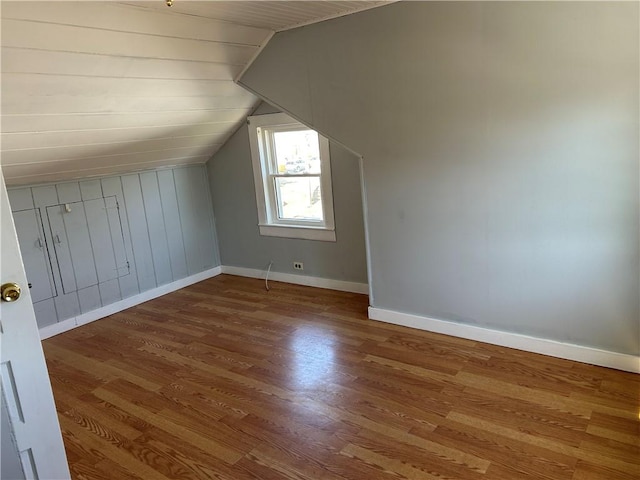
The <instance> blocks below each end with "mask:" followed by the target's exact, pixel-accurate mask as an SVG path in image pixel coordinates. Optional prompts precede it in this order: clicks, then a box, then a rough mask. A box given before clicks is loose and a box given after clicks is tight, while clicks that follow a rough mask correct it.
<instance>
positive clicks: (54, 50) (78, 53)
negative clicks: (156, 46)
mask: <svg viewBox="0 0 640 480" xmlns="http://www.w3.org/2000/svg"><path fill="white" fill-rule="evenodd" d="M2 48H3V49H4V48H13V49H18V50H33V51H36V52H59V53H70V54H74V55H96V56H99V57H114V58H131V59H134V60H159V61H163V62H192V63H207V64H211V65H229V66H232V67H242V66H244V65H245V64H244V62H243V63H229V62H213V61H209V60H195V59H191V58H167V57H147V56H140V55H125V54H119V53H99V52H80V51H75V50H58V49H52V48H36V47H16V46H8V45H7V46H5V45H3V46H2ZM254 48H257V46H256V47H254Z"/></svg>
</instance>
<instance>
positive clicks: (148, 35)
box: [4, 17, 258, 48]
mask: <svg viewBox="0 0 640 480" xmlns="http://www.w3.org/2000/svg"><path fill="white" fill-rule="evenodd" d="M4 18H5V19H6V20H14V21H18V22H29V23H39V24H43V25H59V26H61V27H73V28H82V29H84V30H97V31H101V32H113V33H125V34H128V35H144V36H146V37H156V38H171V39H174V40H189V41H192V42H205V43H215V44H220V45H229V46H232V47H250V48H255V47H257V46H258V44H253V43H241V42H224V41H220V40H207V39H203V38H193V37H180V36H177V35H161V34H158V33H145V32H133V31H129V30H117V29H114V28H104V27H88V26H86V25H76V24H73V23H60V22H45V21H43V20H31V19H26V18H10V17H9V18H7V17H4Z"/></svg>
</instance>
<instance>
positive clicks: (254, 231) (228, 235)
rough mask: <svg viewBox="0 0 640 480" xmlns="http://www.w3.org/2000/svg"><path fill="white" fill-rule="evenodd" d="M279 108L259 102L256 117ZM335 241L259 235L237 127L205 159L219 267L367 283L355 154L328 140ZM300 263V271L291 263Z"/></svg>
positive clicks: (245, 142) (245, 141) (244, 140)
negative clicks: (213, 214)
mask: <svg viewBox="0 0 640 480" xmlns="http://www.w3.org/2000/svg"><path fill="white" fill-rule="evenodd" d="M278 111H279V110H275V109H273V107H271V106H269V105H266V104H262V105H261V106H260V107H259V108H258V110H256V113H255V114H256V115H259V114H264V113H275V112H278ZM330 151H331V152H330V153H331V176H332V187H333V197H334V198H333V203H334V213H335V222H336V238H337V241H336V242H322V241H312V240H297V239H289V238H276V237H263V236H261V235H260V233H259V231H258V210H257V206H256V194H255V187H254V180H253V169H252V163H251V151H250V146H249V134H248V131H247V127H246V126H242V127H240V129H239V130H238V131H237V132H236V133H235V134H234V135H233V136H232V137H231V138H230V139H229V141H227V143H226V144H225V145H224V146H223V147H222V148H221V149H220V150H219V151H218V152H217V153H216V154H215V155H214V156H213V158H211V160H209V162H208V164H207V168H208V170H209V181H210V184H211V192H212V198H213V207H214V211H215V217H216V226H217V229H218V238H219V242H220V256H221V259H222V264H223V265H228V266H236V267H245V268H254V269H260V270H263V269H266V268H267V266H268V265H269V262H270V261H273V262H274V263H273V266H272V271H276V272H284V273H298V274H302V275H309V276H314V277H322V278H330V279H334V280H345V281H351V282H359V283H367V267H366V250H365V243H364V222H363V218H362V197H361V193H362V192H361V187H360V167H359V158H358V157H357V156H355V155H353V154H352V153H350V152H349V151H347V150H345V149H344V148H342V147H340V146H339V145H337V144H335V143H333V142H332V143H331V144H330ZM294 261H301V262H303V263H304V271H302V272H300V271H299V270H294V269H293V262H294Z"/></svg>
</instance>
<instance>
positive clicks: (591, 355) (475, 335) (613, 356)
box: [369, 307, 640, 373]
mask: <svg viewBox="0 0 640 480" xmlns="http://www.w3.org/2000/svg"><path fill="white" fill-rule="evenodd" d="M369 318H370V319H371V320H378V321H382V322H387V323H393V324H395V325H402V326H405V327H411V328H417V329H419V330H427V331H429V332H434V333H442V334H444V335H451V336H453V337H461V338H466V339H469V340H476V341H479V342H485V343H491V344H493V345H500V346H502V347H509V348H515V349H517V350H524V351H527V352H533V353H540V354H542V355H549V356H551V357H558V358H564V359H567V360H574V361H576V362H582V363H589V364H591V365H598V366H601V367H608V368H615V369H617V370H624V371H626V372H633V373H640V357H637V356H635V355H627V354H623V353H617V352H609V351H607V350H600V349H597V348H592V347H585V346H582V345H574V344H571V343H562V342H557V341H555V340H547V339H545V338H538V337H530V336H527V335H521V334H518V333H510V332H502V331H500V330H492V329H489V328H482V327H476V326H473V325H464V324H461V323H455V322H447V321H444V320H436V319H434V318H429V317H421V316H418V315H411V314H408V313H400V312H394V311H392V310H384V309H381V308H375V307H369Z"/></svg>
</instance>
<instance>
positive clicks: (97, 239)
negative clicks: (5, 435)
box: [10, 166, 217, 328]
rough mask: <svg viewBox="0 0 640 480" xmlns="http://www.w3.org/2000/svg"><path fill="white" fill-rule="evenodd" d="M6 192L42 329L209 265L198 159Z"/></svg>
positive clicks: (211, 241)
mask: <svg viewBox="0 0 640 480" xmlns="http://www.w3.org/2000/svg"><path fill="white" fill-rule="evenodd" d="M174 172H175V175H174ZM176 183H177V185H176ZM10 195H11V199H12V201H13V205H14V206H13V212H14V218H15V219H16V224H17V225H18V229H19V230H20V231H21V232H22V234H21V235H20V236H21V241H22V238H28V240H26V242H27V244H28V245H25V246H24V247H23V250H24V256H25V264H26V265H27V269H28V270H29V271H30V272H32V275H35V276H36V277H38V278H37V279H35V278H34V279H33V281H32V283H33V284H34V290H32V294H33V297H34V299H35V300H36V302H35V303H34V308H35V309H36V315H37V319H38V325H39V326H40V327H41V328H42V327H44V326H48V325H51V324H54V323H56V322H57V321H62V320H66V319H68V318H72V317H75V316H77V315H79V314H80V313H86V312H88V311H91V310H94V309H96V308H99V307H101V306H106V305H109V304H111V303H114V302H117V301H119V300H121V299H122V298H126V297H129V296H132V295H135V294H138V293H139V292H142V291H145V290H150V289H152V288H154V287H156V286H157V285H162V284H166V283H170V282H171V281H174V280H179V279H181V278H185V277H186V276H188V275H189V274H195V273H198V272H201V271H203V270H205V269H207V268H211V267H213V266H214V265H217V263H216V262H217V250H216V248H217V247H216V240H215V232H214V230H213V229H214V226H213V217H212V207H211V203H210V202H209V192H208V185H207V181H206V172H205V170H204V167H202V166H197V167H189V168H178V169H171V170H161V171H153V172H145V173H142V174H132V175H125V176H122V177H109V178H104V179H100V180H86V181H82V182H79V183H77V182H69V183H62V184H57V185H47V186H36V187H31V188H19V189H14V190H10ZM19 209H20V210H19ZM67 210H69V211H67ZM25 232H26V233H25ZM39 237H40V238H41V239H42V247H40V242H39V241H38V238H39ZM31 244H32V245H31ZM29 245H31V247H33V248H29ZM31 250H33V252H31ZM29 252H31V253H29ZM34 253H37V254H38V255H36V257H37V258H36V260H37V261H38V262H39V263H37V264H34V265H31V264H32V263H33V262H32V261H31V260H33V259H31V257H30V256H29V255H31V254H34ZM33 272H35V273H33ZM44 281H46V282H47V283H43V282H44ZM41 287H42V288H41ZM45 287H49V289H47V288H45ZM52 295H53V298H47V297H51V296H52ZM38 300H40V301H38Z"/></svg>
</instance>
